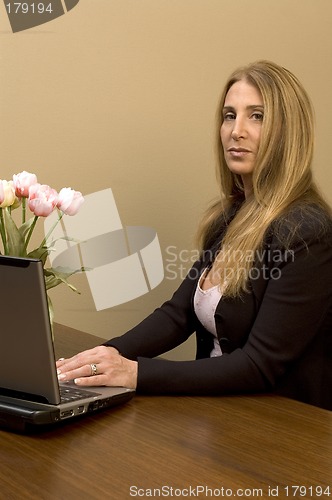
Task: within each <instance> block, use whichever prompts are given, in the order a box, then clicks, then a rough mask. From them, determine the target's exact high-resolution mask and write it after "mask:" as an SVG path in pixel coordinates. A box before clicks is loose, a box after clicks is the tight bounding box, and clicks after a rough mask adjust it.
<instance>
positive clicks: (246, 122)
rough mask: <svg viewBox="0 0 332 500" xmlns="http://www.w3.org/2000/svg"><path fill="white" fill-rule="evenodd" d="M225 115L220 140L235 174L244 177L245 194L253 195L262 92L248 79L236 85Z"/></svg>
mask: <svg viewBox="0 0 332 500" xmlns="http://www.w3.org/2000/svg"><path fill="white" fill-rule="evenodd" d="M222 113H223V122H222V125H221V129H220V137H221V143H222V147H223V150H224V157H225V161H226V163H227V166H228V168H229V169H230V170H231V172H233V173H234V174H238V175H240V176H241V178H242V181H243V184H244V189H245V193H249V192H250V191H251V188H252V172H253V170H254V167H255V162H256V156H257V152H258V148H259V142H260V137H261V130H262V122H263V116H264V106H263V99H262V96H261V94H260V92H259V90H258V89H257V88H256V87H254V86H253V85H251V84H249V83H247V82H246V81H245V80H240V81H238V82H236V83H234V84H233V85H232V87H231V88H230V89H229V91H228V92H227V94H226V98H225V103H224V108H223V110H222Z"/></svg>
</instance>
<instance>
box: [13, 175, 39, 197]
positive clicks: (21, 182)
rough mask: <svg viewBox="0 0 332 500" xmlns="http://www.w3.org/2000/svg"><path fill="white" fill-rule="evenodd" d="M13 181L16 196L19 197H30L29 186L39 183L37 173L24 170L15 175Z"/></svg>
mask: <svg viewBox="0 0 332 500" xmlns="http://www.w3.org/2000/svg"><path fill="white" fill-rule="evenodd" d="M13 182H14V188H15V194H16V196H18V197H19V198H22V197H24V198H28V196H29V188H30V186H32V185H33V184H37V177H36V175H35V174H30V173H29V172H26V171H25V170H23V172H21V173H20V174H14V175H13Z"/></svg>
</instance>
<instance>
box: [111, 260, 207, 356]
mask: <svg viewBox="0 0 332 500" xmlns="http://www.w3.org/2000/svg"><path fill="white" fill-rule="evenodd" d="M202 266H203V263H202V262H200V261H197V262H196V263H195V264H194V265H193V267H192V268H191V269H190V271H189V273H188V274H187V276H186V278H185V279H184V281H183V282H182V283H181V285H180V287H179V288H178V289H177V290H176V292H175V293H174V294H173V296H172V298H171V299H170V300H168V301H167V302H165V303H164V304H163V305H162V306H161V307H159V308H157V309H156V310H155V311H154V312H153V313H152V314H150V315H149V316H147V318H145V319H144V320H143V321H142V322H140V323H139V324H138V325H137V326H135V327H134V328H132V329H131V330H129V331H128V332H127V333H125V334H124V335H122V336H121V337H117V338H113V339H111V340H109V341H108V342H106V343H105V344H104V345H106V346H112V347H115V348H116V349H118V351H119V352H120V353H121V354H122V355H123V356H125V357H127V358H129V359H134V360H136V359H137V356H142V357H146V358H153V357H155V356H159V355H160V354H163V353H165V352H167V351H169V350H171V349H174V348H175V347H177V346H178V345H180V344H182V343H183V342H185V341H186V340H187V339H188V337H189V336H190V335H191V334H192V333H193V332H194V331H195V329H196V321H197V320H196V316H195V314H193V309H192V297H193V294H194V290H195V287H196V283H197V280H198V277H199V275H200V273H201V268H202Z"/></svg>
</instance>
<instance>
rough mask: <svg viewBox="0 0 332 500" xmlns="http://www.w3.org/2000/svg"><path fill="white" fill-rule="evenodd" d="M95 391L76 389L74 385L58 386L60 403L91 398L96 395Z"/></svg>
mask: <svg viewBox="0 0 332 500" xmlns="http://www.w3.org/2000/svg"><path fill="white" fill-rule="evenodd" d="M98 395H99V394H98V393H97V392H92V391H85V390H84V389H76V387H66V386H63V385H61V386H60V397H61V403H69V402H71V401H77V400H79V399H85V398H91V397H93V396H98Z"/></svg>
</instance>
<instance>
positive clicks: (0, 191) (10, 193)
mask: <svg viewBox="0 0 332 500" xmlns="http://www.w3.org/2000/svg"><path fill="white" fill-rule="evenodd" d="M0 185H1V187H0V202H1V203H0V207H1V208H3V207H11V206H12V205H13V203H14V202H15V200H16V196H15V190H14V185H13V181H0Z"/></svg>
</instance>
